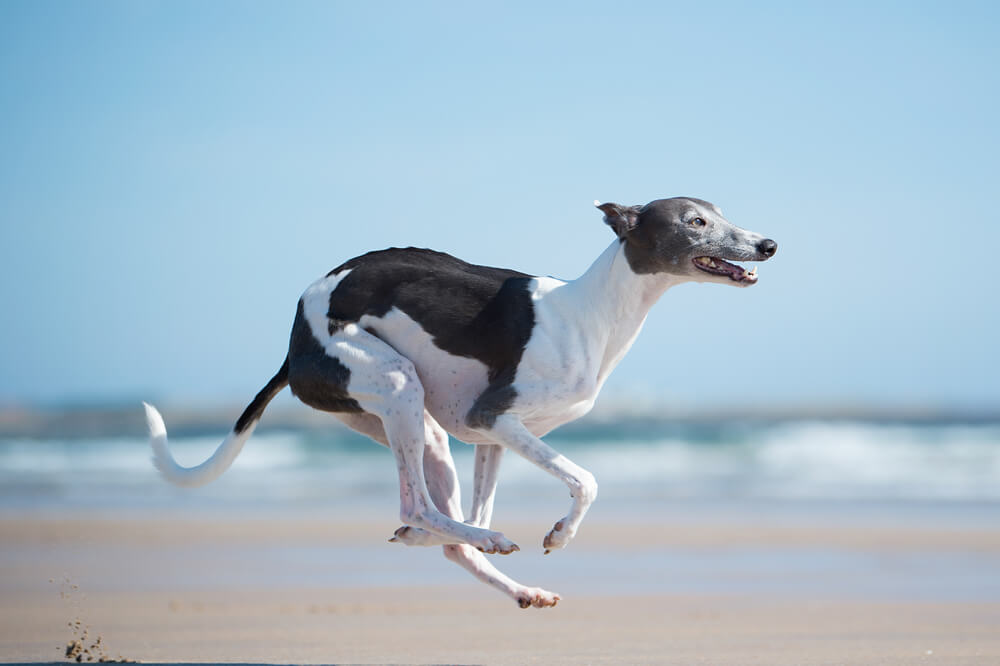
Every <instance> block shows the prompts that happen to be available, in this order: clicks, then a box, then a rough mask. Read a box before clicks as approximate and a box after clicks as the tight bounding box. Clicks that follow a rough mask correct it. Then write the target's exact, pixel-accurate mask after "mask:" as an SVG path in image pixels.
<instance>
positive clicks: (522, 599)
mask: <svg viewBox="0 0 1000 666" xmlns="http://www.w3.org/2000/svg"><path fill="white" fill-rule="evenodd" d="M561 598H562V597H560V596H559V595H558V594H556V593H555V592H549V591H548V590H543V589H542V588H540V587H526V588H524V589H523V590H521V592H520V593H518V595H517V597H516V600H517V605H518V606H520V607H521V608H530V607H531V606H534V607H535V608H547V607H549V606H555V605H556V604H557V603H559V599H561Z"/></svg>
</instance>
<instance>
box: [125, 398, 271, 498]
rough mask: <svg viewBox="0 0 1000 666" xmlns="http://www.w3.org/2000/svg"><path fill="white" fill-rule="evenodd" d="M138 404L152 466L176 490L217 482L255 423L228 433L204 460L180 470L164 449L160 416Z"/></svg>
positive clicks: (164, 430) (247, 437)
mask: <svg viewBox="0 0 1000 666" xmlns="http://www.w3.org/2000/svg"><path fill="white" fill-rule="evenodd" d="M142 404H143V406H144V407H145V408H146V422H147V423H148V424H149V443H150V446H152V448H153V465H155V466H156V469H158V470H160V473H161V474H162V475H163V476H164V478H165V479H166V480H167V481H169V482H170V483H172V484H174V485H177V486H184V487H187V488H193V487H195V486H203V485H205V484H206V483H208V482H210V481H214V480H215V479H217V478H219V477H220V476H221V475H222V473H223V472H225V471H226V470H227V469H229V466H230V465H232V464H233V461H234V460H236V456H238V455H239V454H240V451H242V450H243V445H244V444H245V443H246V441H247V440H248V439H250V435H252V434H253V431H254V428H256V427H257V422H256V421H254V422H253V423H251V424H250V426H249V427H248V428H247V429H246V430H244V431H243V432H241V433H239V434H237V433H236V432H230V433H229V435H228V436H227V437H226V439H225V440H223V442H222V444H220V445H219V447H218V448H217V449H216V450H215V453H213V454H212V455H211V456H210V457H209V459H208V460H206V461H205V462H203V463H201V464H200V465H195V466H194V467H181V466H180V465H178V464H177V461H176V460H174V457H173V455H172V454H171V453H170V447H169V446H168V445H167V427H166V425H164V423H163V417H162V416H160V412H158V411H156V408H155V407H153V406H152V405H150V404H147V403H145V402H144V403H142Z"/></svg>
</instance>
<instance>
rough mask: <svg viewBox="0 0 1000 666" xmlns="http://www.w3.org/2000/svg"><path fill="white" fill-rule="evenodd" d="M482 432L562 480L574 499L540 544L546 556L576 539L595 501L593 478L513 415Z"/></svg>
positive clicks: (500, 417) (595, 490) (498, 418)
mask: <svg viewBox="0 0 1000 666" xmlns="http://www.w3.org/2000/svg"><path fill="white" fill-rule="evenodd" d="M483 432H484V433H485V434H487V435H488V436H489V437H491V438H492V439H493V440H494V441H496V442H497V443H498V444H501V445H503V446H504V447H506V448H508V449H511V450H513V451H515V452H517V453H518V454H520V455H521V456H523V457H524V458H526V459H528V460H530V461H531V462H533V463H534V464H536V465H538V466H539V467H541V468H542V469H544V470H545V471H546V472H548V473H549V474H552V475H553V476H555V477H556V478H558V479H561V480H562V481H563V483H565V484H566V485H567V486H568V487H569V493H570V497H572V498H573V505H572V506H571V507H570V512H569V513H568V514H567V515H566V516H564V517H563V518H562V519H560V520H558V521H556V524H555V526H554V527H553V528H552V530H551V531H550V532H549V533H548V534H547V535H546V536H545V539H544V540H543V541H542V545H543V546H544V547H545V552H546V553H548V552H549V551H551V550H552V549H554V548H564V547H565V546H566V544H568V543H569V542H570V540H571V539H572V538H573V537H574V536H575V535H576V531H577V529H578V528H579V526H580V522H581V521H582V520H583V516H584V515H585V514H586V513H587V509H589V508H590V505H591V503H593V501H594V499H595V498H596V497H597V481H596V480H595V479H594V475H593V474H591V473H590V472H588V471H587V470H585V469H583V468H582V467H580V466H579V465H577V464H575V463H574V462H573V461H571V460H570V459H569V458H567V457H566V456H564V455H562V454H561V453H559V452H558V451H556V450H555V449H553V448H552V447H550V446H549V445H548V444H546V443H545V442H543V441H542V440H541V439H539V438H538V437H535V436H534V435H533V434H531V432H530V431H528V429H527V428H525V427H524V424H523V423H521V419H520V418H518V417H517V416H515V415H513V414H503V415H501V416H499V417H497V420H496V422H495V423H494V424H493V427H492V428H491V429H490V430H484V431H483Z"/></svg>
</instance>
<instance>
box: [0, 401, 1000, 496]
mask: <svg viewBox="0 0 1000 666" xmlns="http://www.w3.org/2000/svg"><path fill="white" fill-rule="evenodd" d="M545 439H546V441H547V442H548V443H549V444H550V445H551V446H552V447H554V448H555V449H557V450H558V451H560V452H561V453H563V454H564V455H566V456H567V457H569V458H570V459H571V460H574V461H575V462H577V463H578V464H580V465H581V466H583V467H585V468H586V469H589V470H590V471H592V472H593V473H594V475H595V476H596V477H597V480H598V482H599V484H600V498H599V500H598V502H597V504H596V505H595V510H596V509H597V507H601V506H606V507H607V509H608V510H616V508H617V509H620V510H622V511H623V512H626V513H627V512H631V511H633V510H652V509H651V507H656V510H658V511H670V510H672V509H671V507H691V506H702V507H704V506H709V505H712V504H715V503H721V504H726V505H739V506H767V507H786V508H787V507H794V506H810V507H816V506H844V505H845V504H850V503H854V504H859V505H870V506H874V505H892V506H895V507H897V508H899V507H904V508H905V507H906V506H913V507H917V506H919V507H924V508H926V507H929V506H937V507H944V509H943V510H949V507H950V508H951V509H954V508H955V507H958V506H961V507H966V508H968V509H969V511H970V512H972V513H976V512H986V514H992V513H993V512H994V511H995V510H997V509H1000V423H944V424H927V423H906V422H877V421H820V420H784V421H770V422H754V421H733V420H724V421H717V422H698V423H691V422H684V423H679V424H671V423H668V422H652V423H644V424H637V423H635V422H631V421H621V422H615V421H610V422H606V421H605V422H595V423H591V424H586V423H585V424H583V425H582V426H581V425H574V426H573V427H572V428H568V429H565V430H563V431H556V432H554V433H552V434H550V435H549V436H547V437H546V438H545ZM221 440H222V434H221V433H220V435H218V436H171V440H170V446H171V448H172V450H173V452H174V455H175V457H176V458H177V460H178V462H180V463H181V464H183V465H195V464H198V463H200V462H201V461H202V460H204V459H205V458H206V457H207V456H208V455H210V454H211V452H212V451H213V450H214V449H215V447H216V446H218V444H219V442H220V441H221ZM452 451H453V455H454V457H455V460H456V464H457V467H458V470H459V480H460V481H461V482H462V483H463V484H464V486H465V488H466V493H467V495H466V497H468V489H469V484H470V482H471V476H472V472H471V469H472V451H473V447H470V446H468V445H466V444H464V443H462V442H457V441H454V440H453V441H452ZM565 495H566V489H565V487H564V486H563V485H562V484H561V483H559V482H558V481H556V480H555V479H553V478H552V477H550V476H548V475H547V474H546V473H544V472H543V471H541V470H539V469H537V468H535V467H533V466H532V465H530V464H528V463H527V462H525V461H524V460H521V459H519V458H518V456H516V455H514V454H512V453H507V454H506V455H505V457H504V460H503V462H502V465H501V471H500V489H499V491H498V497H497V503H498V510H500V509H499V508H500V507H501V506H503V507H505V509H506V510H508V511H514V512H520V513H522V514H524V513H527V514H530V513H531V512H532V507H533V506H537V504H538V503H539V502H548V501H552V502H558V503H564V499H565ZM396 497H397V478H396V471H395V465H394V461H393V459H392V455H391V453H390V452H389V451H388V450H387V449H386V448H384V447H382V446H379V445H377V444H375V443H373V442H371V441H370V440H367V439H365V438H364V437H361V436H358V435H356V434H354V433H352V432H349V431H346V430H344V429H341V428H331V429H330V430H329V431H324V430H286V431H266V430H265V431H262V432H257V433H256V434H255V435H254V436H253V437H252V438H251V439H250V441H249V442H248V443H247V445H246V447H245V448H244V451H243V452H242V453H241V455H240V456H239V458H238V459H237V460H236V462H235V463H234V465H233V467H232V468H231V469H230V470H229V471H228V472H227V473H226V474H224V475H223V476H222V477H221V478H220V479H219V480H218V481H216V482H214V483H212V484H209V485H208V486H205V487H203V488H199V489H194V490H191V489H178V488H174V487H172V486H170V485H168V484H167V483H166V482H164V481H163V480H161V479H160V478H159V477H158V475H157V473H156V471H155V469H154V468H153V466H152V464H151V462H150V450H149V445H148V442H147V441H146V439H145V437H141V436H127V437H126V436H122V437H100V438H90V439H59V438H43V439H37V438H36V439H33V438H10V437H8V438H0V510H7V511H10V510H13V511H16V510H18V509H27V508H35V509H49V510H60V509H81V510H89V509H98V508H116V507H122V508H143V509H145V510H156V509H166V510H171V509H178V508H181V509H183V508H185V507H188V506H192V507H194V506H197V507H201V508H202V509H214V510H219V511H228V510H242V509H248V510H254V511H262V510H273V511H282V510H285V509H291V510H296V511H303V510H318V511H331V510H336V509H337V508H338V507H341V508H343V509H345V510H363V509H364V508H365V507H374V506H379V507H382V506H391V505H392V504H393V503H394V502H395V501H396V499H395V498H396Z"/></svg>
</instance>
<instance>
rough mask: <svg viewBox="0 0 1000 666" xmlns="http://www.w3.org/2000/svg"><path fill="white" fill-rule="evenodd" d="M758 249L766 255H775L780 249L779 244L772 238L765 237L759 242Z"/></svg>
mask: <svg viewBox="0 0 1000 666" xmlns="http://www.w3.org/2000/svg"><path fill="white" fill-rule="evenodd" d="M757 249H758V250H759V251H760V253H761V254H763V255H764V256H765V257H773V256H774V253H775V252H777V251H778V244H777V243H775V242H774V241H773V240H771V239H770V238H765V239H764V240H762V241H761V242H759V243H757Z"/></svg>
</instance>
